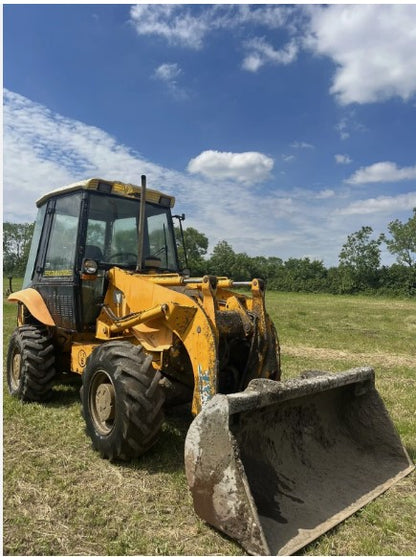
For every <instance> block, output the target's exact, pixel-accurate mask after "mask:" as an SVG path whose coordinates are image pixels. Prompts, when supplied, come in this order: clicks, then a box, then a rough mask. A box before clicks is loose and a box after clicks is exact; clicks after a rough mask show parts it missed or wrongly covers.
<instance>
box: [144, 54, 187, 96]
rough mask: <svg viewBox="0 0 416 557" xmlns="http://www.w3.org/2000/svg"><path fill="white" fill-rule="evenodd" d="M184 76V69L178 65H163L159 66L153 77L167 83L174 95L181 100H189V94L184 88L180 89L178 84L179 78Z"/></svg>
mask: <svg viewBox="0 0 416 557" xmlns="http://www.w3.org/2000/svg"><path fill="white" fill-rule="evenodd" d="M181 74H182V69H181V68H180V67H179V65H178V64H176V63H172V64H168V63H165V64H161V65H160V66H158V67H157V68H156V69H155V71H154V73H153V77H154V78H155V79H158V80H159V81H161V82H162V83H165V84H166V86H167V88H168V90H169V91H170V92H171V93H172V95H173V96H174V97H175V98H176V99H179V100H184V99H187V98H188V94H187V92H186V91H185V89H184V88H183V87H180V86H179V85H178V82H177V78H178V77H179V76H180V75H181Z"/></svg>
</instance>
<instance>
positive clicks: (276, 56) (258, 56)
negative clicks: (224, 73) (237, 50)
mask: <svg viewBox="0 0 416 557" xmlns="http://www.w3.org/2000/svg"><path fill="white" fill-rule="evenodd" d="M245 48H246V50H248V51H249V53H248V54H247V56H246V57H245V58H244V60H243V63H242V68H243V69H244V70H247V71H250V72H256V71H257V70H258V69H260V68H261V67H262V66H264V65H265V64H273V65H274V64H277V65H279V64H283V65H287V64H291V63H292V62H293V61H294V60H296V57H297V54H298V50H299V48H298V46H297V44H296V43H295V41H293V40H292V41H290V42H288V43H287V44H286V45H285V46H284V47H283V48H281V49H279V50H275V49H274V47H273V46H272V45H271V44H270V43H268V42H267V41H266V40H265V39H264V38H259V37H257V38H254V39H250V40H249V41H246V43H245Z"/></svg>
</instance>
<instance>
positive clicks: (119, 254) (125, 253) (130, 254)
mask: <svg viewBox="0 0 416 557" xmlns="http://www.w3.org/2000/svg"><path fill="white" fill-rule="evenodd" d="M116 257H122V258H123V259H127V258H128V257H134V259H135V260H136V261H137V253H133V252H132V251H117V252H116V253H113V254H111V255H110V256H109V257H108V261H111V260H112V259H115V258H116Z"/></svg>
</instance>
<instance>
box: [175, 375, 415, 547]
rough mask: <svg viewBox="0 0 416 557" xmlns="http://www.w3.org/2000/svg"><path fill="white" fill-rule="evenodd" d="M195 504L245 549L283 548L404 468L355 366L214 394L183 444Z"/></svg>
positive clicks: (379, 489)
mask: <svg viewBox="0 0 416 557" xmlns="http://www.w3.org/2000/svg"><path fill="white" fill-rule="evenodd" d="M185 468H186V475H187V480H188V484H189V487H190V489H191V492H192V497H193V502H194V507H195V511H196V512H197V514H198V515H199V516H200V517H201V518H202V519H203V520H205V521H206V522H208V523H209V524H211V525H213V526H215V527H216V528H218V529H219V530H221V531H222V532H224V533H225V534H227V535H228V536H230V537H231V538H233V539H235V540H237V541H238V542H239V543H240V544H241V545H242V546H243V547H244V549H245V550H246V551H247V552H249V553H251V554H260V555H291V554H293V553H294V552H296V551H298V550H299V549H300V548H302V547H304V546H305V545H306V544H308V543H310V542H311V541H313V540H314V539H316V538H317V537H319V536H320V535H321V534H323V533H324V532H326V531H328V530H329V529H330V528H332V527H334V526H335V525H336V524H338V523H340V522H342V521H343V520H344V519H346V518H347V517H348V516H350V515H352V514H353V513H354V512H356V511H357V510H358V509H360V508H361V507H363V506H364V505H365V504H366V503H368V502H369V501H371V500H372V499H374V498H375V497H377V496H378V495H380V494H381V493H383V492H384V491H385V490H386V489H388V488H389V487H390V486H391V485H393V484H394V483H396V482H397V481H399V480H400V479H401V478H403V477H404V476H406V475H407V474H409V473H410V472H411V471H412V470H413V469H414V466H413V464H412V462H411V461H410V459H409V456H408V455H407V453H406V450H405V449H404V447H403V445H402V443H401V441H400V438H399V436H398V434H397V432H396V430H395V428H394V425H393V423H392V421H391V419H390V417H389V415H388V412H387V410H386V408H385V406H384V403H383V401H382V400H381V398H380V396H379V394H378V393H377V391H376V388H375V381H374V371H373V370H372V369H371V368H357V369H352V370H348V371H346V372H342V373H336V374H330V373H320V374H317V375H316V376H315V375H313V374H312V376H311V377H307V378H303V379H293V380H288V381H285V382H282V383H280V382H276V381H270V380H268V379H255V380H253V381H251V382H250V384H249V385H248V387H247V389H246V390H245V391H243V392H241V393H235V394H231V395H216V396H215V397H214V398H213V399H212V400H211V401H210V402H209V403H208V404H207V405H206V406H205V407H204V409H203V410H202V412H201V413H200V414H199V415H198V416H197V417H196V418H195V420H194V421H193V423H192V424H191V427H190V429H189V431H188V434H187V437H186V442H185Z"/></svg>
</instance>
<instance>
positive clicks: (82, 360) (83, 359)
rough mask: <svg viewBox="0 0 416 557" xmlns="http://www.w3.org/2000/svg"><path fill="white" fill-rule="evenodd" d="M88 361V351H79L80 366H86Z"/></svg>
mask: <svg viewBox="0 0 416 557" xmlns="http://www.w3.org/2000/svg"><path fill="white" fill-rule="evenodd" d="M86 363H87V353H86V352H85V350H80V351H79V352H78V364H79V366H80V367H85V364H86Z"/></svg>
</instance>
